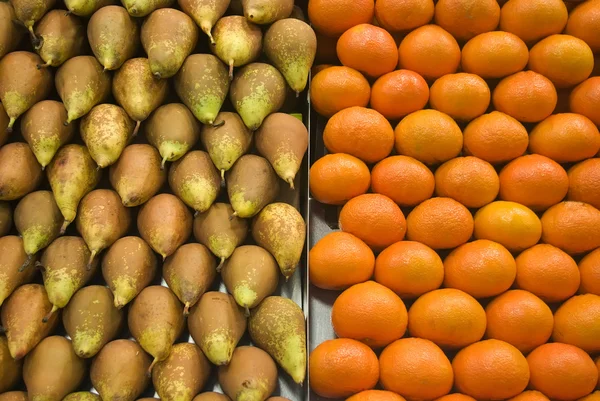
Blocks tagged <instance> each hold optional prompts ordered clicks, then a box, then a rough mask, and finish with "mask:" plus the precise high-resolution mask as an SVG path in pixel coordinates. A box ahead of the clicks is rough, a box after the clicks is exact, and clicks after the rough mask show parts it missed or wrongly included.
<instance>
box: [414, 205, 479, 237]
mask: <svg viewBox="0 0 600 401" xmlns="http://www.w3.org/2000/svg"><path fill="white" fill-rule="evenodd" d="M406 226H407V234H406V236H407V238H408V239H409V240H410V241H417V242H421V243H423V244H425V245H427V246H429V247H431V248H433V249H450V248H456V247H457V246H459V245H462V244H464V243H465V242H467V241H468V240H469V238H471V235H472V234H473V216H472V215H471V212H469V209H467V208H466V207H464V206H463V205H461V204H460V203H458V202H457V201H455V200H454V199H451V198H431V199H428V200H426V201H425V202H423V203H421V204H420V205H418V206H417V207H415V208H414V209H413V210H412V211H411V212H410V213H409V215H408V217H407V219H406Z"/></svg>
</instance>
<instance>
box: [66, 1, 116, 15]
mask: <svg viewBox="0 0 600 401" xmlns="http://www.w3.org/2000/svg"><path fill="white" fill-rule="evenodd" d="M116 3H117V0H65V6H67V9H68V10H69V11H70V12H71V13H72V14H75V15H78V16H80V17H90V16H91V15H92V14H94V13H95V12H96V11H97V10H99V9H101V8H102V7H105V6H110V5H112V4H116Z"/></svg>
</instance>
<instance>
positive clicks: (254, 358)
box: [219, 346, 277, 401]
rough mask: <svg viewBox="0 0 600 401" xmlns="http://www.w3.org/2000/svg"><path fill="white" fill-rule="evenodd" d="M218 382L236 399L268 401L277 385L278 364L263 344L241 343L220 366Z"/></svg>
mask: <svg viewBox="0 0 600 401" xmlns="http://www.w3.org/2000/svg"><path fill="white" fill-rule="evenodd" d="M219 384H220V385H221V388H222V389H223V392H224V393H225V394H227V395H228V396H229V397H230V398H231V399H232V400H233V401H265V400H266V399H267V398H269V396H270V395H271V394H273V391H275V387H276V386H277V366H276V365H275V362H273V359H271V357H270V356H269V354H267V353H266V352H265V351H263V350H261V349H260V348H257V347H250V346H243V347H238V348H236V349H235V351H234V352H233V356H232V358H231V362H230V363H229V365H226V366H221V367H219Z"/></svg>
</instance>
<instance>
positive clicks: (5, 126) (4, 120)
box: [0, 2, 12, 146]
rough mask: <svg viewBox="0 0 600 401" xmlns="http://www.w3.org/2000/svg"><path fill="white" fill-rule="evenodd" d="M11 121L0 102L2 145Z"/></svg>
mask: <svg viewBox="0 0 600 401" xmlns="http://www.w3.org/2000/svg"><path fill="white" fill-rule="evenodd" d="M3 4H8V3H2V2H0V9H1V8H2V5H3ZM9 121H10V118H8V115H7V114H6V111H4V106H2V103H0V146H2V145H4V144H5V143H6V140H7V139H8V134H10V133H11V131H12V129H9V128H8V123H9Z"/></svg>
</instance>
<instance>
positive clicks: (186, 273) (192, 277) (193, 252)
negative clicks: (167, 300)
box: [163, 243, 217, 315]
mask: <svg viewBox="0 0 600 401" xmlns="http://www.w3.org/2000/svg"><path fill="white" fill-rule="evenodd" d="M216 266H217V264H216V263H215V258H214V257H213V255H212V254H211V253H210V251H209V250H208V248H206V247H205V246H204V245H202V244H195V243H192V244H185V245H182V246H180V247H179V249H177V250H176V251H175V253H174V254H173V255H171V256H169V257H168V258H167V259H166V260H165V263H164V264H163V277H164V279H165V281H166V282H167V285H168V286H169V288H170V289H171V291H173V292H174V293H175V295H177V298H179V300H180V301H181V302H182V303H183V304H184V308H183V314H184V315H187V314H188V312H189V309H190V307H192V306H194V305H195V304H196V302H198V300H199V299H200V297H201V296H202V294H204V293H205V292H206V290H208V289H209V288H210V286H211V284H212V283H213V281H214V280H215V277H216V276H217V271H216V269H215V268H216Z"/></svg>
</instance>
